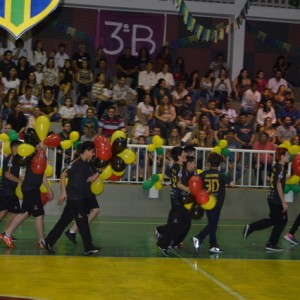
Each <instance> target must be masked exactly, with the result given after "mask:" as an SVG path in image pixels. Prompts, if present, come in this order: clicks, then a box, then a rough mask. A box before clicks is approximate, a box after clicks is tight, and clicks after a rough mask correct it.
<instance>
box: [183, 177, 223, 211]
mask: <svg viewBox="0 0 300 300" xmlns="http://www.w3.org/2000/svg"><path fill="white" fill-rule="evenodd" d="M188 186H189V189H190V193H191V194H192V195H193V196H194V198H195V201H196V202H197V203H198V204H199V205H200V206H201V208H202V209H204V210H211V209H213V208H214V207H215V206H216V204H217V200H216V198H215V196H214V195H212V194H209V193H208V192H207V191H206V190H204V189H202V187H203V182H202V180H201V178H200V177H199V176H192V177H191V178H190V179H189V182H188Z"/></svg>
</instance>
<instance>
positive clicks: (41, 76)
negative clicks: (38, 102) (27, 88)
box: [34, 63, 44, 86]
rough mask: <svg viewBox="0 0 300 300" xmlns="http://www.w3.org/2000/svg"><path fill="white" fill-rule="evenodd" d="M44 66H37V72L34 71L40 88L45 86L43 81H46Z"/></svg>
mask: <svg viewBox="0 0 300 300" xmlns="http://www.w3.org/2000/svg"><path fill="white" fill-rule="evenodd" d="M43 69H44V66H43V65H42V64H40V63H39V64H37V65H36V66H35V71H34V75H35V78H36V83H37V84H38V85H40V86H42V84H43V80H44V71H43Z"/></svg>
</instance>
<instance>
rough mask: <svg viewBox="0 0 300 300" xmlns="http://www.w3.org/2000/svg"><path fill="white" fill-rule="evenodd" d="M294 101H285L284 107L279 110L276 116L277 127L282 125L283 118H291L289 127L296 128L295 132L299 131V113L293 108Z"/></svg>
mask: <svg viewBox="0 0 300 300" xmlns="http://www.w3.org/2000/svg"><path fill="white" fill-rule="evenodd" d="M294 102H295V101H294V99H286V100H285V106H284V107H283V108H282V109H280V110H279V112H278V114H277V122H278V124H279V125H282V124H283V120H284V119H285V117H290V118H291V121H292V122H291V125H292V126H294V127H295V128H296V130H297V131H298V130H299V131H300V112H299V110H298V109H297V108H296V107H295V106H294Z"/></svg>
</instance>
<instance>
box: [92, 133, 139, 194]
mask: <svg viewBox="0 0 300 300" xmlns="http://www.w3.org/2000/svg"><path fill="white" fill-rule="evenodd" d="M94 144H95V147H96V152H97V158H96V159H95V160H94V164H95V167H96V168H97V169H100V170H101V173H100V175H99V178H97V180H96V181H94V182H93V183H92V184H91V191H92V193H94V194H95V195H99V194H101V193H102V191H103V188H104V184H103V180H110V181H119V180H120V179H121V178H122V176H123V175H124V173H125V168H126V165H131V164H133V163H134V162H135V160H136V155H135V153H134V152H133V151H132V150H130V149H128V148H127V138H126V134H125V133H124V132H123V131H121V130H117V131H115V132H114V133H113V135H112V137H111V139H110V140H109V139H108V138H106V137H104V136H97V137H96V138H95V140H94Z"/></svg>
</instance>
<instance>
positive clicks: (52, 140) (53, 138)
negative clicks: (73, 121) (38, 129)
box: [44, 133, 61, 148]
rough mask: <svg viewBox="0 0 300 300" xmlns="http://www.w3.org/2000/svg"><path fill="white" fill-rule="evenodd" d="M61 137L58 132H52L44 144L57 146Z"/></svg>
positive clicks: (52, 146)
mask: <svg viewBox="0 0 300 300" xmlns="http://www.w3.org/2000/svg"><path fill="white" fill-rule="evenodd" d="M60 142H61V137H60V136H59V135H58V134H57V133H52V134H50V135H49V136H47V137H46V138H45V140H44V144H45V145H46V146H48V147H51V148H55V147H57V146H59V145H60Z"/></svg>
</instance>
